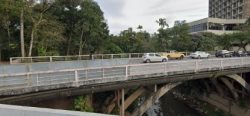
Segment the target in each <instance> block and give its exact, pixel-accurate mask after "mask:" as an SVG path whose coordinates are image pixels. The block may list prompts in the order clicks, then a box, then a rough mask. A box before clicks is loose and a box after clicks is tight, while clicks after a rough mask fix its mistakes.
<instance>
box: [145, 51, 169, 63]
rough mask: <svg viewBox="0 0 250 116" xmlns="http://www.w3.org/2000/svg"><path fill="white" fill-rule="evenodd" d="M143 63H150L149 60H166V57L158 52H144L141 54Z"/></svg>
mask: <svg viewBox="0 0 250 116" xmlns="http://www.w3.org/2000/svg"><path fill="white" fill-rule="evenodd" d="M142 59H143V62H144V63H150V62H167V61H168V58H167V57H164V56H161V55H160V54H158V53H145V54H144V55H143V56H142Z"/></svg>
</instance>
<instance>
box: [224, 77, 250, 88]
mask: <svg viewBox="0 0 250 116" xmlns="http://www.w3.org/2000/svg"><path fill="white" fill-rule="evenodd" d="M227 77H229V78H231V79H233V80H235V81H236V82H238V83H239V84H240V85H241V86H243V87H244V88H245V89H246V90H248V91H250V85H249V84H248V83H247V82H246V81H245V80H244V79H243V78H242V77H241V76H239V75H237V74H233V75H227Z"/></svg>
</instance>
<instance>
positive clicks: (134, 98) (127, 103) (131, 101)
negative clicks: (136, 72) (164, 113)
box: [124, 87, 145, 110]
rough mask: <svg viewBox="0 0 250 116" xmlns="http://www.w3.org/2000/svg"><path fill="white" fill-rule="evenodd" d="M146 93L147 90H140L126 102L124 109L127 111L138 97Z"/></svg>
mask: <svg viewBox="0 0 250 116" xmlns="http://www.w3.org/2000/svg"><path fill="white" fill-rule="evenodd" d="M144 92H145V89H144V88H143V87H141V88H139V89H138V90H137V91H135V92H134V93H133V94H132V95H130V96H129V97H128V98H127V99H126V100H125V104H124V109H125V110H126V109H127V108H128V107H129V106H130V105H131V104H132V103H133V102H134V101H135V100H136V99H137V98H138V97H140V96H141V95H142V94H143V93H144Z"/></svg>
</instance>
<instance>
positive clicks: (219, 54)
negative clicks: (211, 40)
mask: <svg viewBox="0 0 250 116" xmlns="http://www.w3.org/2000/svg"><path fill="white" fill-rule="evenodd" d="M215 56H216V57H223V58H224V57H232V56H233V52H231V51H228V50H220V51H217V52H216V53H215Z"/></svg>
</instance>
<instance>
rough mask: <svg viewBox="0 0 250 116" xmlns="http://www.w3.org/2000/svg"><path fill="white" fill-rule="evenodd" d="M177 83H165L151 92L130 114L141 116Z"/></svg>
mask: <svg viewBox="0 0 250 116" xmlns="http://www.w3.org/2000/svg"><path fill="white" fill-rule="evenodd" d="M179 84H181V83H180V82H179V83H173V84H167V85H164V86H163V87H161V88H160V89H159V90H158V91H157V92H155V93H152V94H151V95H150V96H149V98H148V99H146V100H145V101H144V103H143V104H142V105H141V106H139V107H138V108H136V109H135V111H134V112H133V113H132V114H131V116H142V115H143V114H144V113H145V112H146V111H147V110H148V109H149V108H150V107H151V106H153V105H154V103H155V102H156V100H158V99H160V98H161V97H162V96H163V95H164V94H166V93H167V92H168V91H169V90H171V89H173V88H174V87H176V86H178V85H179Z"/></svg>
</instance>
